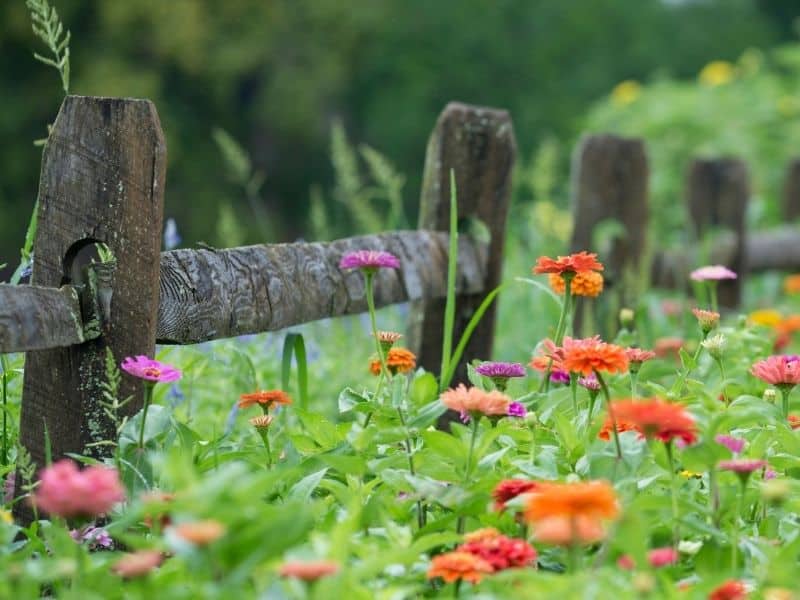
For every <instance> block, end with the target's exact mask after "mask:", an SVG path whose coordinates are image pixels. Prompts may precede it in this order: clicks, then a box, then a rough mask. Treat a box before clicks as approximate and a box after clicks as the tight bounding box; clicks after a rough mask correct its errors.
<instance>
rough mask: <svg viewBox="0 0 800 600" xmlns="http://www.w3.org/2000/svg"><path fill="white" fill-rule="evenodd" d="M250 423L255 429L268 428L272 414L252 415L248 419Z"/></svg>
mask: <svg viewBox="0 0 800 600" xmlns="http://www.w3.org/2000/svg"><path fill="white" fill-rule="evenodd" d="M249 421H250V425H252V426H253V427H255V428H256V429H269V427H270V425H272V421H273V418H272V415H258V416H257V417H253V418H252V419H249Z"/></svg>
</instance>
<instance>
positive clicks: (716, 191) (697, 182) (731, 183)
mask: <svg viewBox="0 0 800 600" xmlns="http://www.w3.org/2000/svg"><path fill="white" fill-rule="evenodd" d="M686 186H687V190H686V196H687V198H688V202H689V215H690V217H691V220H692V226H693V229H694V233H695V235H696V239H697V241H700V240H702V237H703V234H704V233H706V232H707V231H708V230H709V229H710V228H711V227H719V228H724V229H728V230H730V231H731V232H732V233H733V235H734V250H733V253H732V256H731V260H730V264H727V265H725V266H727V267H728V268H730V269H732V270H733V271H735V272H736V273H737V274H738V279H735V280H726V281H721V282H720V285H719V291H718V294H719V303H720V306H725V307H728V308H734V307H736V306H738V305H739V301H740V300H741V293H742V285H743V283H744V279H745V276H746V272H747V269H746V261H747V256H746V252H745V245H746V230H745V213H746V212H747V201H748V199H749V197H750V182H749V177H748V173H747V165H746V164H745V163H744V162H743V161H742V160H739V159H737V158H713V159H696V160H694V161H692V164H691V165H690V166H689V171H688V176H687V182H686ZM697 266H700V265H697Z"/></svg>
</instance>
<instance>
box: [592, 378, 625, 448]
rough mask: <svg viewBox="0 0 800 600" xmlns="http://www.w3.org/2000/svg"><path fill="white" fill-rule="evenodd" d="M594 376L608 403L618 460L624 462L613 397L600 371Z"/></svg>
mask: <svg viewBox="0 0 800 600" xmlns="http://www.w3.org/2000/svg"><path fill="white" fill-rule="evenodd" d="M594 376H595V377H596V378H597V382H598V383H599V384H600V389H601V390H602V392H603V398H605V401H606V408H607V409H608V417H609V418H610V419H611V427H612V429H611V432H612V433H613V434H614V447H615V448H616V450H617V460H622V446H621V445H620V443H619V432H618V431H617V419H616V417H615V416H614V411H613V410H612V409H611V395H610V394H609V393H608V386H607V385H606V382H605V380H604V379H603V376H602V375H600V371H595V372H594Z"/></svg>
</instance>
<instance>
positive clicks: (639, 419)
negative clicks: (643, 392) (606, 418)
mask: <svg viewBox="0 0 800 600" xmlns="http://www.w3.org/2000/svg"><path fill="white" fill-rule="evenodd" d="M610 412H612V413H613V414H614V418H615V419H616V420H617V422H618V423H625V422H627V423H631V424H633V425H634V426H635V427H636V429H637V430H638V431H639V432H640V433H641V434H642V436H644V437H646V438H648V439H652V438H655V439H658V440H661V441H662V442H665V443H666V442H670V441H672V440H673V439H674V438H678V439H680V440H682V441H683V442H684V443H685V444H693V443H694V442H695V441H697V425H696V424H695V422H694V418H692V415H690V414H689V413H688V412H686V409H685V408H684V407H683V406H682V405H680V404H672V403H670V402H664V401H663V400H659V399H658V398H651V399H646V400H641V401H637V400H617V401H615V402H612V403H611V408H610Z"/></svg>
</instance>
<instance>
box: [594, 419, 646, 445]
mask: <svg viewBox="0 0 800 600" xmlns="http://www.w3.org/2000/svg"><path fill="white" fill-rule="evenodd" d="M616 421H617V433H622V432H623V431H639V426H638V425H637V424H636V423H634V422H632V421H625V420H622V419H620V418H617V419H616ZM613 431H614V422H613V421H612V420H611V417H610V416H606V420H605V421H604V422H603V426H602V427H601V428H600V431H599V432H598V433H597V437H598V438H600V439H601V440H603V441H606V442H608V441H610V440H611V436H612V435H613ZM639 433H641V431H639Z"/></svg>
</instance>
